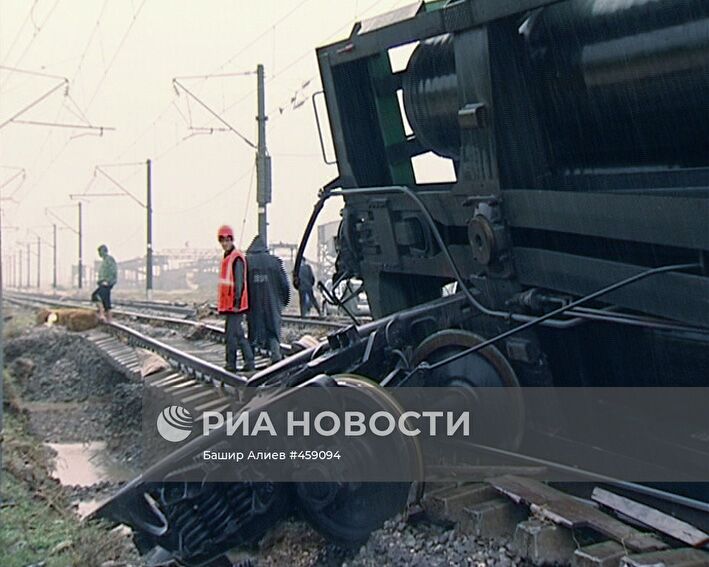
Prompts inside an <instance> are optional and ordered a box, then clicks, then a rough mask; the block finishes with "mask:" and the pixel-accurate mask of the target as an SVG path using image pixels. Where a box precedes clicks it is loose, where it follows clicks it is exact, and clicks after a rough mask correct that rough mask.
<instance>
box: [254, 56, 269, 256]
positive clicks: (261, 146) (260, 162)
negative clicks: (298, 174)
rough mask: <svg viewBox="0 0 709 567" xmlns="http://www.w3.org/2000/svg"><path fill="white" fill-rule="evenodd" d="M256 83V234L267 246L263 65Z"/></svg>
mask: <svg viewBox="0 0 709 567" xmlns="http://www.w3.org/2000/svg"><path fill="white" fill-rule="evenodd" d="M256 76H257V81H258V96H257V99H258V115H257V116H256V120H257V121H258V145H257V152H256V202H257V204H258V234H259V236H260V237H261V239H262V240H263V243H264V244H265V245H266V246H268V234H267V231H268V217H267V210H266V206H267V205H268V203H270V202H271V157H270V156H269V155H268V151H267V149H266V120H268V118H267V117H266V93H265V87H264V75H263V65H258V66H257V67H256Z"/></svg>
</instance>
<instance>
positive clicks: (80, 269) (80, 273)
mask: <svg viewBox="0 0 709 567" xmlns="http://www.w3.org/2000/svg"><path fill="white" fill-rule="evenodd" d="M78 235H79V289H81V283H82V280H83V270H84V267H83V251H82V248H81V201H79V231H78Z"/></svg>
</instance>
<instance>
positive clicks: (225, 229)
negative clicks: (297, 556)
mask: <svg viewBox="0 0 709 567" xmlns="http://www.w3.org/2000/svg"><path fill="white" fill-rule="evenodd" d="M227 236H230V237H231V239H232V240H234V231H233V230H232V229H231V227H230V226H229V225H227V224H223V225H222V226H220V227H219V230H218V231H217V239H219V238H224V237H227Z"/></svg>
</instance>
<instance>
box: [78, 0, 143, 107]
mask: <svg viewBox="0 0 709 567" xmlns="http://www.w3.org/2000/svg"><path fill="white" fill-rule="evenodd" d="M146 1H147V0H143V2H141V4H140V6H139V7H138V10H137V11H136V12H135V13H134V14H133V19H132V20H131V22H130V24H129V25H128V28H127V29H126V31H125V33H124V34H123V37H122V38H121V41H120V43H119V44H118V48H117V49H116V51H115V52H114V53H113V57H112V58H111V61H110V62H109V64H108V67H106V70H105V71H104V73H103V76H102V77H101V80H100V81H99V83H98V85H97V86H96V90H95V91H94V94H93V95H92V96H91V99H90V100H89V103H88V104H87V105H86V110H87V111H88V110H89V108H90V107H91V105H92V104H93V102H94V100H95V99H96V95H97V94H98V91H99V90H100V89H101V86H103V82H104V81H105V80H106V77H107V76H108V73H109V71H110V70H111V67H112V66H113V63H114V62H115V61H116V58H117V57H118V54H119V53H120V51H121V49H122V48H123V44H124V43H125V41H126V39H127V38H128V34H129V33H130V30H132V29H133V25H135V22H136V20H137V19H138V16H139V15H140V12H141V11H142V10H143V6H145V2H146Z"/></svg>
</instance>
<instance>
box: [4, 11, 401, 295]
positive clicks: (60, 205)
mask: <svg viewBox="0 0 709 567" xmlns="http://www.w3.org/2000/svg"><path fill="white" fill-rule="evenodd" d="M410 3H411V0H379V1H374V0H369V1H367V0H336V1H335V0H260V1H259V2H253V1H248V2H247V1H243V0H231V1H227V0H202V1H197V0H194V1H188V0H145V1H143V0H106V1H104V0H34V1H30V0H0V65H3V66H5V67H12V68H18V69H22V70H27V71H32V72H36V73H44V74H49V75H56V76H58V77H66V78H68V79H69V89H68V96H65V91H64V89H63V88H59V89H58V90H57V91H55V92H54V93H53V94H51V95H49V96H48V97H47V98H46V99H45V100H43V101H42V102H41V103H39V104H37V105H36V106H35V107H33V108H32V109H31V110H28V111H27V112H26V113H24V114H22V116H21V117H20V118H18V120H25V121H34V122H53V123H56V122H58V123H64V124H86V123H90V124H92V125H95V126H105V127H111V128H115V129H116V130H115V131H108V130H106V131H104V132H103V135H102V136H99V135H98V133H99V131H95V130H74V129H66V128H50V127H47V126H36V125H29V124H19V123H9V124H7V125H5V126H3V127H2V128H0V166H2V168H0V185H3V184H4V183H5V182H6V181H7V180H11V179H12V177H13V176H14V175H15V174H16V173H17V172H18V170H15V169H11V168H24V169H25V171H26V178H25V179H24V182H22V179H21V177H20V176H18V177H16V178H15V179H14V180H12V181H10V182H9V183H7V185H6V186H5V187H3V188H2V195H3V197H5V198H7V197H9V196H12V197H13V199H14V200H16V201H17V203H15V202H12V201H3V203H2V205H3V209H4V214H3V223H4V224H5V225H8V226H16V227H19V228H18V229H16V230H13V229H10V228H8V229H7V230H5V231H3V248H4V253H5V256H7V255H8V254H12V253H13V252H14V251H15V250H16V249H17V244H16V242H24V241H26V240H27V238H28V233H27V228H28V227H31V228H33V229H34V230H35V231H36V232H38V233H39V234H40V235H41V236H42V237H43V238H45V239H47V241H50V239H51V229H50V228H48V227H49V225H51V223H52V222H53V221H52V220H49V219H48V218H47V216H46V215H45V208H46V207H52V208H53V211H54V212H55V214H56V215H58V216H60V217H61V218H62V219H64V220H65V221H66V222H67V223H68V224H70V225H71V226H76V222H77V220H76V217H77V210H76V209H77V207H76V201H72V200H70V197H69V195H70V194H72V193H83V192H86V191H88V192H89V193H115V192H116V191H117V189H116V188H115V187H112V186H111V184H110V182H109V181H107V180H106V179H105V178H103V177H101V176H98V177H96V178H94V167H95V166H96V165H97V164H117V163H134V162H141V163H144V162H145V160H146V159H148V158H150V159H152V160H153V206H154V221H153V222H154V237H153V238H154V248H155V250H156V251H161V250H165V249H170V248H181V247H183V246H185V244H186V243H189V246H190V247H195V248H203V247H215V250H216V249H217V247H216V240H215V234H216V229H217V227H218V226H219V225H220V224H222V223H229V224H231V225H232V226H233V227H234V229H235V231H236V233H237V240H238V239H239V235H240V233H241V230H242V224H243V227H244V236H243V243H244V245H246V244H248V242H250V240H251V238H252V237H253V235H254V234H255V232H256V205H255V176H252V170H253V163H254V152H253V150H252V149H251V148H249V147H248V146H247V145H246V144H245V143H244V142H243V141H242V140H240V139H239V138H238V137H237V136H236V135H234V134H233V133H231V132H214V133H212V134H207V133H204V132H203V131H197V130H191V129H190V126H192V127H197V128H202V127H220V126H221V125H220V124H219V123H218V122H217V121H216V120H214V119H213V118H212V117H211V116H210V115H209V114H208V113H207V112H206V111H204V110H203V109H201V108H200V107H199V105H198V104H196V103H195V102H194V101H189V103H188V97H187V96H186V95H185V94H184V93H181V94H180V96H178V95H177V94H176V92H175V90H174V89H173V87H172V79H173V77H176V76H186V75H205V74H227V73H229V74H231V73H243V72H252V71H255V69H256V65H257V64H258V63H262V64H263V65H264V66H265V71H266V80H267V82H266V107H267V112H268V114H269V118H270V119H269V122H268V134H267V141H268V148H269V151H270V153H271V155H272V157H273V203H272V205H271V206H270V209H269V221H270V225H269V240H270V241H271V242H276V241H286V242H297V241H298V240H299V239H300V236H301V234H302V230H303V228H304V226H305V222H306V220H307V216H308V215H309V213H310V211H311V209H312V205H313V203H314V201H315V198H316V194H317V191H318V189H319V188H320V187H321V186H322V185H323V184H324V183H326V182H327V181H329V180H330V179H331V178H333V177H334V176H335V175H336V173H337V172H336V169H335V168H334V167H333V166H327V165H325V164H324V163H323V161H322V158H321V156H320V148H319V143H318V139H317V133H316V127H315V121H314V118H313V112H312V107H311V104H310V101H309V98H310V96H311V95H312V93H313V92H315V91H317V90H319V89H320V81H319V76H318V73H317V63H316V58H315V48H316V47H318V46H321V45H324V44H327V43H331V42H333V41H336V40H340V39H343V38H345V37H347V35H349V32H350V30H351V27H352V25H353V23H354V22H355V21H357V20H360V19H362V18H367V17H372V16H375V15H378V14H380V13H383V12H387V11H389V10H391V9H393V8H397V7H400V6H403V5H406V4H410ZM307 81H310V83H307ZM60 83H61V80H60V79H57V78H53V77H43V76H37V75H29V74H25V73H20V72H18V71H11V70H6V69H0V124H2V123H4V122H5V121H6V120H8V119H9V118H11V117H12V116H13V115H15V114H16V113H17V112H19V111H20V110H22V109H23V108H24V107H25V106H27V105H28V104H30V103H31V102H32V101H34V100H36V99H37V98H39V97H41V96H42V95H44V94H45V93H47V92H48V91H50V90H51V89H52V88H54V87H55V86H57V85H59V84H60ZM183 83H184V85H185V86H186V87H188V88H189V89H190V90H192V91H193V92H194V93H195V94H196V95H197V96H198V97H199V98H200V99H201V100H203V101H204V102H205V103H206V104H208V105H209V106H211V107H212V108H213V109H214V110H215V111H217V112H218V113H220V114H221V115H222V116H223V118H224V119H225V120H226V121H227V122H229V123H230V124H231V125H232V126H233V127H234V128H235V129H237V130H238V131H239V132H241V133H243V134H244V135H245V136H246V137H248V138H250V139H251V140H252V141H254V142H255V141H256V121H255V119H254V117H255V112H256V92H255V89H256V76H255V74H252V75H238V76H234V77H222V78H211V79H208V80H200V79H185V80H183ZM306 83H307V84H306ZM303 85H306V86H305V87H304V86H303ZM293 97H296V103H298V102H300V101H303V100H306V101H307V102H306V103H305V104H303V105H302V106H299V107H298V108H296V109H294V108H293V104H292V103H291V99H292V98H293ZM280 109H282V111H281V110H280ZM106 171H107V172H109V173H110V174H111V175H112V176H114V178H115V179H116V180H118V181H119V182H120V183H121V184H122V185H123V186H124V187H126V188H127V189H128V190H130V191H132V192H133V193H134V194H135V195H136V196H137V197H138V198H139V199H140V200H144V198H145V177H146V175H145V166H144V165H126V166H121V167H108V168H106ZM250 187H251V192H250V196H249V197H248V200H247V196H248V195H249V189H250ZM338 205H339V204H338ZM83 207H84V213H85V214H84V259H85V262H86V263H89V262H92V261H93V260H94V259H95V258H96V255H95V253H96V246H98V244H100V243H104V242H105V243H106V244H108V246H109V248H110V249H111V253H112V254H114V256H115V257H116V259H118V260H122V259H128V258H132V257H136V256H139V255H143V254H144V251H145V213H144V209H141V208H140V206H139V205H138V204H137V203H136V202H135V201H133V200H131V199H130V198H125V197H122V198H116V197H104V198H91V199H90V200H89V201H88V202H85V203H84V205H83ZM338 209H339V206H333V207H331V208H330V209H329V210H328V211H326V215H325V216H324V217H323V220H334V219H337V218H338V213H337V210H338ZM244 219H245V223H244ZM58 224H59V225H60V226H61V223H58ZM31 238H32V239H33V240H34V239H35V236H34V235H32V237H31ZM58 249H59V268H60V279H61V280H62V281H63V282H64V283H68V278H69V263H70V262H71V263H75V262H76V255H77V239H76V236H75V235H74V234H73V233H72V232H71V231H70V230H68V229H66V230H62V231H60V232H59V246H58ZM50 253H51V252H50V250H49V249H48V248H46V247H45V249H44V250H43V251H42V254H43V255H44V257H45V258H46V259H47V260H49V257H50ZM311 254H312V249H311ZM45 265H46V266H47V269H46V270H45V272H44V275H43V280H44V281H45V282H48V281H49V271H50V269H49V267H50V264H49V262H48V261H47V262H45Z"/></svg>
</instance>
